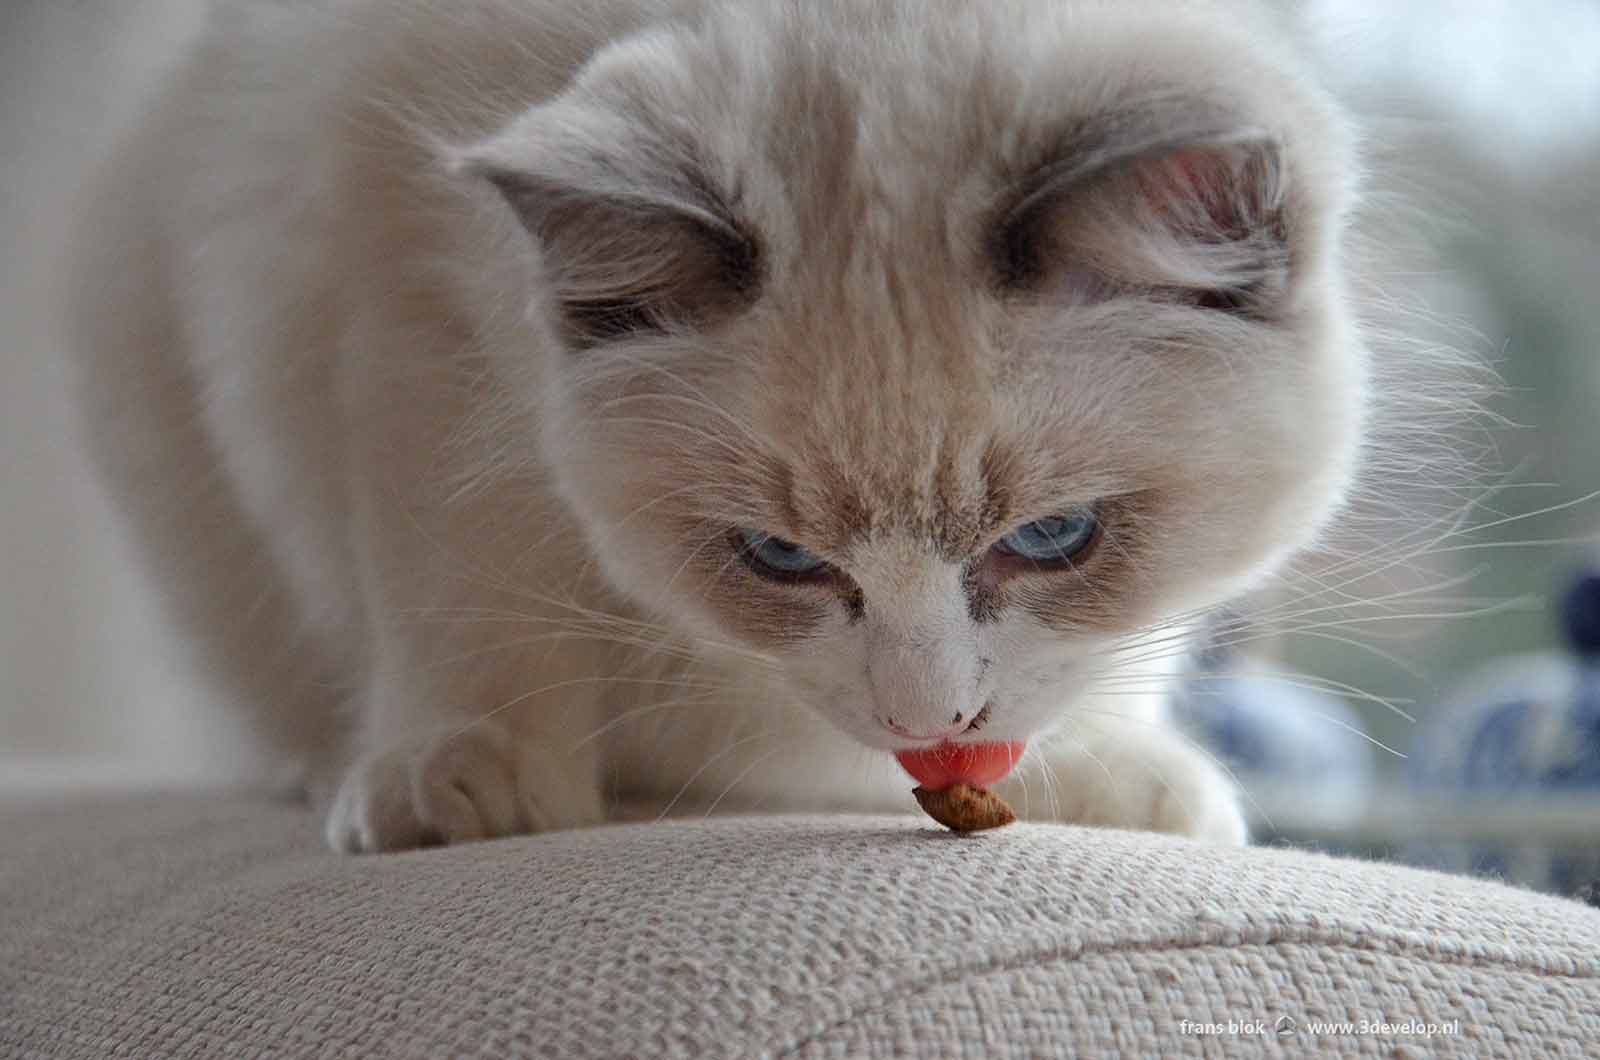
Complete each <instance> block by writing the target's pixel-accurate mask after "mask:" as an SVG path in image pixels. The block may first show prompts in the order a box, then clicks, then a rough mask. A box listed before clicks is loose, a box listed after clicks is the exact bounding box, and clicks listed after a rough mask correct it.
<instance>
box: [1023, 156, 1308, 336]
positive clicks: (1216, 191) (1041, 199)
mask: <svg viewBox="0 0 1600 1060" xmlns="http://www.w3.org/2000/svg"><path fill="white" fill-rule="evenodd" d="M1134 130H1135V134H1134V135H1127V134H1126V133H1125V131H1123V130H1117V131H1118V132H1119V133H1123V135H1122V136H1121V138H1120V139H1119V138H1118V137H1117V136H1107V137H1105V138H1104V139H1103V140H1102V139H1097V138H1089V140H1088V143H1087V145H1081V144H1078V143H1072V144H1070V145H1069V146H1068V147H1067V148H1066V149H1064V150H1063V151H1062V152H1061V154H1060V156H1059V157H1057V158H1055V159H1052V160H1051V161H1049V162H1048V163H1047V164H1046V165H1044V166H1042V167H1040V169H1039V170H1038V171H1037V172H1036V173H1035V174H1034V175H1033V176H1032V177H1031V178H1030V179H1029V180H1028V181H1026V182H1024V184H1023V186H1022V189H1021V193H1020V195H1019V196H1018V197H1017V198H1016V200H1015V201H1014V202H1013V204H1012V205H1011V206H1010V207H1009V209H1008V210H1007V211H1006V212H1005V213H1004V214H1003V215H1002V218H1001V222H1000V224H999V226H998V228H997V236H998V238H997V240H996V243H995V251H996V260H997V263H998V266H999V269H1000V273H1001V278H1002V283H1003V284H1004V285H1006V286H1008V287H1011V288H1015V289H1030V288H1031V289H1035V290H1055V291H1058V292H1067V293H1069V294H1071V295H1072V296H1074V297H1077V298H1082V299H1089V300H1098V299H1103V298H1107V297H1111V296H1114V295H1115V294H1117V293H1118V292H1136V293H1140V294H1145V295H1153V296H1157V297H1162V298H1165V299H1176V300H1180V301H1183V302H1186V303H1190V304H1194V305H1196V306H1200V307H1208V308H1216V309H1221V310H1224V311H1227V312H1230V313H1241V314H1244V315H1248V316H1268V317H1270V316H1271V315H1272V314H1273V312H1274V311H1275V309H1276V307H1277V304H1278V303H1279V302H1280V301H1281V299H1282V298H1283V296H1284V293H1285V292H1286V290H1287V289H1288V287H1289V284H1290V281H1291V271H1292V266H1293V263H1294V256H1295V255H1294V251H1295V249H1296V248H1295V239H1294V231H1293V229H1294V226H1293V224H1292V219H1293V214H1292V210H1293V206H1294V204H1293V203H1292V202H1290V201H1289V198H1288V194H1287V191H1288V189H1287V181H1286V177H1285V172H1284V170H1285V162H1284V158H1283V149H1282V145H1281V144H1280V143H1279V142H1278V141H1277V140H1276V139H1275V138H1274V137H1272V136H1269V135H1266V134H1264V133H1261V132H1259V131H1256V130H1251V129H1224V130H1222V131H1216V130H1212V129H1198V130H1197V129H1184V128H1182V127H1181V125H1180V126H1179V127H1177V128H1175V129H1157V130H1155V131H1154V132H1152V131H1150V130H1148V129H1140V128H1138V126H1137V125H1135V126H1134Z"/></svg>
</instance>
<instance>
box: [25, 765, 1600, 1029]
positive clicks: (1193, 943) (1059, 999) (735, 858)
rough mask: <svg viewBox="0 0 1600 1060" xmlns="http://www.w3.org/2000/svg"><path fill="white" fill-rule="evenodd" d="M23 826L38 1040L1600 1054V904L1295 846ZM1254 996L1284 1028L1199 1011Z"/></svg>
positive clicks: (140, 799)
mask: <svg viewBox="0 0 1600 1060" xmlns="http://www.w3.org/2000/svg"><path fill="white" fill-rule="evenodd" d="M0 859H3V860H0V1055H3V1056H5V1057H18V1056H29V1057H32V1056H38V1057H51V1058H76V1057H97V1058H98V1057H106V1056H127V1057H218V1056H224V1055H227V1056H235V1055H236V1056H258V1055H271V1056H285V1057H346V1056H349V1057H355V1056H395V1057H447V1056H466V1055H475V1056H484V1057H502V1056H550V1057H562V1058H568V1057H584V1056H599V1055H605V1056H682V1057H700V1056H719V1057H739V1058H746V1057H780V1056H781V1057H823V1056H828V1057H880V1056H881V1057H888V1056H913V1057H923V1056H926V1057H984V1058H994V1057H998V1058H1008V1057H1025V1056H1027V1057H1031V1056H1050V1055H1072V1054H1079V1055H1099V1054H1104V1053H1110V1052H1113V1051H1121V1052H1122V1053H1124V1054H1127V1055H1135V1056H1140V1055H1142V1056H1158V1055H1159V1056H1171V1055H1177V1054H1180V1053H1199V1052H1200V1051H1202V1050H1205V1051H1207V1052H1208V1053H1210V1054H1211V1055H1222V1054H1224V1053H1226V1054H1228V1055H1234V1054H1238V1053H1245V1052H1250V1051H1261V1050H1267V1051H1277V1050H1279V1049H1280V1048H1287V1049H1288V1051H1289V1052H1291V1053H1314V1054H1320V1055H1329V1054H1334V1053H1349V1054H1364V1055H1375V1056H1426V1055H1476V1056H1482V1055H1507V1056H1511V1055H1518V1056H1553V1055H1566V1056H1574V1057H1576V1056H1595V1055H1600V911H1596V910H1594V909H1589V908H1586V907H1584V906H1581V905H1578V904H1576V903H1573V902H1568V901H1564V900H1560V899H1555V898H1549V897H1543V896H1539V895H1534V894H1530V893H1526V892H1523V891H1518V890H1513V889H1510V888H1507V887H1502V886H1497V885H1493V884H1489V883H1482V882H1473V881H1469V880H1465V879H1458V878H1454V877H1448V876H1441V875H1433V874H1429V873H1422V872H1414V871H1408V870H1404V869H1399V868H1392V867H1387V866H1383V865H1373V864H1363V863H1359V862H1353V861H1339V860H1334V859H1330V858H1326V857H1321V856H1316V855H1311V854H1303V853H1292V852H1288V851H1283V850H1269V849H1253V850H1228V849H1217V848H1212V847H1204V846H1198V845H1194V844H1190V843H1187V842H1184V841H1182V840H1177V839H1171V838H1165V837H1160V836H1150V835H1135V834H1129V833H1122V832H1109V831H1093V830H1088V829H1080V828H1065V827H1050V826H1022V825H1019V826H1014V827H1011V828H1008V829H1005V830H1003V831H1000V832H995V833H989V834H985V835H980V836H974V837H965V838H959V837H955V836H950V835H946V834H944V833H942V832H939V831H937V830H935V829H934V828H933V827H932V826H931V825H930V824H929V823H927V822H925V821H923V820H920V819H915V818H911V817H906V818H824V817H791V818H765V819H763V818H743V819H738V818H734V819H720V820H710V821H699V820H695V821H676V822H668V823H662V824H642V825H627V826H614V827H609V828H603V829H598V830H594V831H588V832H570V833H558V834H553V835H544V836H535V837H527V838H521V839H516V840H510V841H504V842H496V843H483V844H476V845H472V846H465V847H459V848H452V849H445V850H432V851H424V852H418V853H413V854H406V855H399V856H388V857H364V858H341V857H335V856H333V855H331V854H328V853H326V852H324V851H323V849H322V848H321V845H320V840H319V838H318V831H317V828H316V826H315V822H314V821H313V820H312V819H311V818H310V817H309V816H308V815H307V814H305V813H304V812H303V811H300V810H297V809H295V808H292V807H286V806H281V805H274V804H272V803H270V802H265V801H252V800H250V799H248V798H246V797H243V796H237V797H223V796H195V795H188V796H178V795H148V794H145V795H128V796H124V797H106V796H97V797H94V798H89V799H78V800H74V801H67V800H55V801H47V802H37V801H35V802H22V801H20V800H18V801H14V802H13V803H12V804H11V805H10V806H9V808H6V809H3V810H0ZM1284 1016H1288V1017H1292V1018H1293V1019H1294V1020H1296V1021H1298V1026H1299V1029H1298V1030H1297V1031H1294V1032H1293V1033H1292V1034H1290V1035H1287V1036H1286V1037H1284V1038H1278V1037H1276V1036H1274V1034H1273V1031H1274V1025H1275V1023H1276V1021H1278V1020H1279V1019H1280V1017H1284ZM1230 1019H1231V1020H1233V1021H1235V1022H1236V1023H1238V1022H1251V1021H1257V1020H1259V1021H1263V1022H1264V1024H1265V1028H1266V1034H1265V1035H1254V1036H1250V1035H1245V1036H1232V1037H1222V1038H1216V1037H1213V1038H1203V1037H1196V1036H1186V1035H1184V1034H1183V1033H1182V1031H1183V1027H1182V1023H1181V1021H1183V1020H1190V1021H1194V1022H1196V1023H1201V1022H1217V1023H1224V1024H1225V1023H1226V1022H1227V1021H1228V1020H1230ZM1313 1020H1334V1021H1343V1020H1350V1021H1360V1020H1368V1021H1374V1020H1385V1021H1388V1022H1390V1023H1402V1022H1404V1021H1408V1020H1410V1021H1423V1022H1427V1021H1432V1022H1435V1023H1442V1022H1444V1021H1459V1033H1457V1034H1455V1035H1453V1036H1438V1037H1434V1038H1432V1039H1431V1040H1430V1039H1427V1038H1424V1037H1422V1036H1421V1035H1419V1034H1405V1033H1399V1032H1395V1031H1391V1032H1389V1033H1379V1034H1366V1035H1362V1034H1359V1033H1353V1034H1338V1035H1335V1034H1323V1035H1317V1034H1314V1033H1313V1032H1312V1030H1311V1029H1310V1028H1309V1027H1308V1024H1309V1023H1310V1022H1311V1021H1313ZM1357 1029H1359V1028H1357Z"/></svg>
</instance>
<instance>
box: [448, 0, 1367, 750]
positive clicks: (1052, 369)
mask: <svg viewBox="0 0 1600 1060" xmlns="http://www.w3.org/2000/svg"><path fill="white" fill-rule="evenodd" d="M1158 6H1159V7H1160V9H1161V10H1159V11H1155V10H1153V12H1152V13H1148V14H1143V15H1141V14H1139V13H1138V12H1137V11H1136V10H1135V9H1134V8H1133V7H1131V6H1128V7H1123V8H1121V9H1120V10H1118V9H1113V8H1112V7H1110V6H1104V7H1102V6H1098V5H1094V6H1089V7H1083V8H1082V9H1081V10H1080V9H1079V8H1076V7H1074V6H1073V5H1062V4H1054V5H1044V4H1029V3H1025V2H1017V3H996V4H993V5H962V6H959V7H958V6H956V5H948V6H946V5H927V4H924V3H921V2H918V3H914V4H909V5H908V4H904V3H877V4H870V3H844V4H839V5H790V6H784V7H781V8H780V7H778V6H774V7H773V8H772V9H770V10H768V9H764V8H756V9H751V8H748V7H747V8H745V9H744V13H742V14H740V15H738V16H737V17H735V16H733V15H729V14H724V15H722V16H721V17H719V18H714V19H708V20H707V21H706V23H705V26H704V27H703V28H700V29H684V30H680V31H675V32H672V33H664V34H657V35H654V36H651V37H649V38H646V39H644V40H642V41H636V42H632V43H627V44H624V45H621V46H617V47H614V48H612V49H610V50H608V51H607V52H605V53H602V54H601V56H600V57H599V58H598V59H597V60H596V61H595V62H593V63H592V64H591V65H590V67H589V68H588V69H587V71H586V72H585V74H584V75H583V77H582V78H581V79H580V81H579V82H578V84H577V86H576V87H575V88H574V89H573V90H572V91H571V92H569V93H568V94H567V96H565V97H563V98H562V99H560V100H558V101H556V102H555V103H553V104H551V105H549V106H546V107H543V108H538V109H535V110H534V111H532V112H530V113H529V114H528V115H527V116H525V117H524V118H523V119H522V120H520V121H519V122H518V123H516V124H514V125H513V126H512V127H511V128H510V129H509V130H507V132H506V133H505V134H504V135H502V136H501V137H500V138H498V139H497V140H496V141H494V142H492V143H491V144H490V145H487V146H486V147H484V148H481V149H479V150H478V152H477V154H476V155H475V156H474V158H473V159H472V160H471V162H472V164H473V165H474V166H475V167H476V168H477V169H478V170H479V171H480V172H483V173H485V174H487V175H488V176H490V177H491V179H492V180H494V182H495V183H496V184H498V185H499V186H500V188H501V189H502V191H504V192H505V194H506V197H507V199H508V200H509V201H510V202H511V203H512V204H513V206H515V207H516V209H517V211H518V213H519V214H520V215H521V218H522V220H523V222H524V224H525V225H526V226H527V227H528V228H529V229H531V230H532V231H533V233H534V234H535V236H536V237H537V241H538V243H537V245H538V246H539V247H540V248H541V250H542V252H543V268H544V270H545V274H546V275H547V276H548V278H549V282H550V284H551V290H552V292H553V293H552V294H551V296H550V297H549V298H548V299H547V300H545V301H543V302H541V303H540V304H539V305H538V306H537V307H536V310H537V311H538V313H542V314H544V316H543V317H542V318H541V319H544V320H545V321H546V322H548V323H549V324H550V327H551V332H552V334H553V335H555V336H557V337H558V341H556V342H554V343H551V345H552V347H553V348H552V350H551V351H550V356H549V358H548V360H547V361H545V362H543V363H542V370H541V371H542V375H541V380H540V383H539V386H540V389H541V394H540V395H539V401H540V415H541V417H542V422H543V424H544V428H545V434H544V438H543V444H544V445H545V447H546V451H547V453H548V455H549V457H550V460H551V463H552V464H553V466H554V467H555V468H556V471H557V475H558V478H559V482H560V486H561V488H562V490H563V492H564V494H565V496H566V497H567V498H568V500H569V501H570V502H571V503H572V505H573V507H574V508H575V510H576V511H577V512H578V514H579V515H580V517H581V520H582V522H583V524H584V526H585V529H586V531H587V532H588V534H589V536H590V538H591V543H592V545H593V548H594V550H595V552H596V555H597V556H598V558H599V560H600V563H601V565H602V567H603V568H604V570H605V571H606V572H607V574H608V576H609V577H610V578H611V579H612V580H613V581H614V582H615V583H616V584H617V585H618V586H619V587H620V588H622V589H623V590H625V591H626V592H627V593H629V594H630V595H631V596H632V597H633V598H634V599H636V600H638V601H640V602H641V603H643V604H645V605H646V606H648V607H649V608H651V610H652V611H654V612H655V613H656V614H658V615H661V616H665V617H668V618H670V619H671V620H674V621H676V622H678V623H680V624H681V625H682V626H683V627H684V628H685V629H686V631H689V632H691V633H693V634H695V635H698V636H701V637H704V638H707V639H710V640H718V641H724V642H731V643H736V644H739V645H742V646H746V647H753V648H755V649H757V650H759V651H761V652H763V653H765V654H766V655H768V656H769V657H770V658H772V659H774V660H776V661H777V662H778V663H779V664H780V666H781V669H782V672H783V673H784V674H785V675H786V677H787V678H788V680H789V683H790V684H791V685H792V687H793V690H794V692H795V694H796V696H797V697H798V698H800V699H802V700H804V701H805V702H808V703H809V704H810V705H811V706H813V707H814V708H815V709H816V710H817V711H818V712H819V713H821V714H823V715H825V716H826V717H828V718H829V719H831V720H832V721H834V722H835V723H837V724H838V725H839V726H840V727H841V728H842V729H844V730H845V731H847V732H849V733H850V734H852V735H853V736H855V737H856V738H857V739H859V740H860V741H861V742H862V743H864V744H866V745H868V746H872V747H880V748H890V749H898V748H904V747H909V746H913V745H918V744H925V743H927V742H929V741H932V740H937V739H942V738H959V739H969V740H994V739H1021V738H1025V737H1028V736H1031V735H1034V734H1036V733H1038V732H1039V731H1041V730H1042V729H1044V728H1046V727H1048V726H1050V725H1052V724H1054V723H1055V722H1057V721H1059V720H1060V719H1061V717H1062V715H1063V712H1064V710H1065V709H1067V708H1068V707H1069V705H1071V704H1072V702H1073V701H1074V700H1076V699H1077V698H1078V696H1079V694H1080V693H1081V692H1083V691H1085V690H1087V689H1089V688H1091V687H1095V686H1096V684H1097V683H1101V684H1102V685H1103V684H1104V679H1105V677H1106V676H1107V675H1108V674H1109V673H1111V672H1125V671H1126V670H1128V669H1129V668H1132V669H1134V670H1136V671H1141V672H1148V671H1150V670H1152V669H1154V670H1160V669H1162V668H1163V666H1164V663H1163V662H1162V661H1161V659H1160V657H1161V656H1163V655H1164V654H1165V653H1163V652H1162V651H1161V649H1160V646H1159V642H1157V643H1155V644H1154V645H1153V646H1152V648H1151V649H1150V650H1149V651H1147V652H1146V651H1139V652H1132V653H1124V654H1123V655H1121V656H1118V655H1117V654H1116V653H1115V649H1116V648H1117V647H1118V646H1119V645H1125V644H1126V643H1127V638H1129V637H1130V636H1131V635H1133V634H1136V633H1137V632H1138V631H1140V630H1142V629H1148V628H1149V627H1150V626H1151V625H1152V624H1155V623H1159V622H1163V621H1168V620H1174V619H1179V618H1181V616H1184V615H1189V614H1193V613H1196V612H1197V611H1198V610H1200V609H1203V608H1206V607H1209V606H1212V605H1214V604H1216V603H1218V602H1220V601H1222V600H1224V599H1227V598H1228V597H1230V596H1232V595H1234V594H1236V593H1238V592H1239V591H1241V590H1242V589H1244V588H1246V587H1248V586H1249V585H1250V584H1251V583H1252V582H1254V581H1255V580H1257V579H1259V577H1260V576H1261V575H1262V574H1263V573H1264V572H1266V571H1267V570H1269V569H1270V568H1271V567H1272V566H1273V565H1274V564H1276V563H1277V562H1279V561H1280V560H1281V559H1282V558H1283V557H1284V556H1285V555H1286V554H1287V553H1288V552H1290V551H1292V550H1293V549H1294V548H1296V547H1298V546H1299V545H1301V544H1303V543H1304V542H1305V541H1306V540H1307V539H1308V538H1309V537H1310V536H1311V535H1312V534H1313V533H1314V532H1315V531H1316V530H1317V528H1318V527H1319V526H1320V525H1321V524H1322V522H1323V521H1324V520H1325V519H1326V517H1327V515H1328V513H1329V512H1330V510H1331V509H1332V507H1333V506H1334V505H1335V504H1336V503H1337V501H1338V499H1339V497H1340V495H1341V492H1342V490H1343V488H1344V485H1345V483H1346V481H1347V480H1348V478H1349V475H1350V471H1351V463H1352V460H1353V453H1354V451H1355V448H1356V446H1357V442H1358V434H1359V430H1360V420H1361V392H1362V387H1363V371H1362V362H1361V355H1360V353H1359V350H1358V348H1357V344H1356V342H1355V341H1354V338H1353V336H1352V332H1351V328H1350V326H1349V325H1348V324H1347V322H1346V321H1345V318H1344V310H1343V307H1342V306H1341V304H1340V293H1339V285H1338V282H1337V278H1336V276H1335V273H1334V270H1335V268H1336V260H1335V252H1334V251H1335V247H1334V242H1335V239H1336V226H1337V214H1338V211H1339V210H1340V209H1341V203H1342V196H1343V190H1342V181H1343V179H1344V175H1343V172H1342V157H1341V155H1340V153H1339V149H1338V146H1337V145H1338V144H1339V143H1341V142H1342V141H1341V139H1340V135H1339V133H1340V130H1339V128H1338V126H1337V124H1336V122H1335V121H1334V119H1333V118H1332V117H1330V115H1329V113H1328V112H1327V110H1326V108H1325V107H1324V106H1323V104H1322V103H1321V102H1320V99H1319V97H1316V96H1315V95H1314V94H1312V93H1310V92H1309V91H1308V90H1306V89H1305V88H1303V87H1302V86H1301V85H1299V84H1298V83H1297V82H1295V81H1294V80H1293V79H1292V78H1290V77H1288V76H1287V75H1285V74H1283V73H1281V72H1280V71H1279V69H1278V68H1277V67H1276V66H1274V65H1273V62H1274V59H1273V57H1272V56H1270V55H1267V56H1263V55H1261V54H1258V53H1257V50H1255V49H1254V48H1253V46H1252V45H1251V44H1250V43H1249V41H1250V37H1249V36H1248V34H1242V33H1239V34H1232V35H1230V34H1227V33H1223V32H1222V31H1221V30H1220V29H1219V28H1218V23H1217V20H1216V19H1215V17H1214V16H1212V17H1209V18H1207V17H1196V18H1194V19H1193V21H1192V24H1188V23H1185V21H1184V19H1185V18H1186V17H1189V16H1191V15H1193V13H1194V11H1195V10H1199V9H1198V8H1196V9H1191V8H1184V9H1182V12H1180V13H1179V14H1174V11H1176V10H1177V9H1173V8H1169V7H1168V6H1167V5H1158ZM824 7H827V8H828V9H829V10H827V11H822V10H821V9H822V8H824ZM1184 13H1187V14H1184ZM1202 14H1203V13H1202ZM1152 20H1154V21H1152ZM1105 687H1115V683H1113V685H1111V686H1105ZM1123 687H1126V688H1129V689H1130V690H1132V689H1133V688H1134V685H1133V684H1132V683H1124V685H1123Z"/></svg>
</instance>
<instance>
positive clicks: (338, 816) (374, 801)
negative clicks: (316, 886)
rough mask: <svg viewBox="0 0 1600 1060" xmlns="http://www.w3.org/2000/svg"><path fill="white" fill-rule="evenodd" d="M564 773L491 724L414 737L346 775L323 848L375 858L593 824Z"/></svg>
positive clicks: (586, 792)
mask: <svg viewBox="0 0 1600 1060" xmlns="http://www.w3.org/2000/svg"><path fill="white" fill-rule="evenodd" d="M566 765H567V763H562V762H558V761H556V760H554V756H553V755H552V753H551V752H549V751H547V750H546V749H544V748H542V747H539V746H537V745H529V744H525V743H519V742H517V741H516V740H515V739H514V738H513V737H512V736H511V735H510V734H509V733H508V732H507V731H506V730H504V729H503V728H501V727H499V726H496V725H492V724H478V725H473V726H471V727H469V728H466V729H441V730H439V731H437V732H433V733H429V734H426V735H423V736H415V737H412V738H410V739H408V740H405V741H402V742H400V743H396V744H394V745H391V746H389V747H386V748H383V749H381V750H379V751H376V752H372V753H370V754H367V755H364V756H363V757H361V758H360V759H358V760H357V761H356V762H355V764H354V765H352V766H351V767H350V769H349V771H348V772H347V773H346V774H345V776H344V780H343V782H342V783H341V784H340V786H339V791H338V794H337V795H336V796H335V797H334V800H333V806H332V807H331V809H330V810H329V812H328V818H327V829H326V835H327V839H328V843H329V844H330V845H331V846H332V847H333V848H334V849H335V850H338V851H341V852H344V853H352V854H353V853H377V852H381V851H392V850H409V849H411V848H413V847H420V846H435V845H438V844H440V843H461V842H467V841H469V840H474V839H493V838H496V837H499V836H506V835H514V834H517V833H521V832H540V831H548V830H552V829H557V828H576V827H581V826H583V825H588V824H597V823H599V821H600V820H601V819H602V817H603V812H602V809H601V806H600V797H599V791H598V788H597V787H596V786H595V785H594V784H593V783H592V782H591V783H590V784H589V785H588V786H587V788H585V786H584V785H583V784H582V782H581V781H576V780H574V779H573V778H571V777H570V775H569V774H570V770H569V769H567V768H564V766H566Z"/></svg>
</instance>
